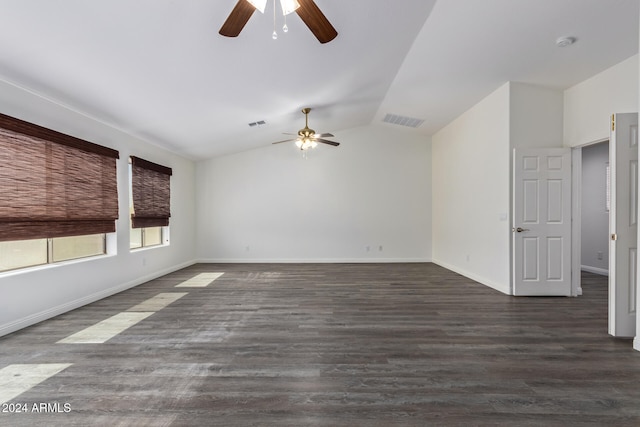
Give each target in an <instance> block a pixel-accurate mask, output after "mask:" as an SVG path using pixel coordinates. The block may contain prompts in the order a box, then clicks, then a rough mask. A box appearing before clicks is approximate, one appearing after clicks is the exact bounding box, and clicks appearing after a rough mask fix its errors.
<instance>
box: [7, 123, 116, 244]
mask: <svg viewBox="0 0 640 427" xmlns="http://www.w3.org/2000/svg"><path fill="white" fill-rule="evenodd" d="M117 158H118V152H117V151H116V150H112V149H110V148H106V147H103V146H100V145H96V144H93V143H91V142H88V141H84V140H81V139H78V138H74V137H72V136H69V135H64V134H62V133H58V132H55V131H53V130H50V129H46V128H43V127H40V126H37V125H34V124H31V123H27V122H24V121H21V120H18V119H14V118H12V117H9V116H5V115H2V114H0V241H8V240H25V239H37V238H49V237H63V236H77V235H83V234H98V233H110V232H114V231H115V220H116V219H118V188H117V180H116V159H117Z"/></svg>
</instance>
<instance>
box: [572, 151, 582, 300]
mask: <svg viewBox="0 0 640 427" xmlns="http://www.w3.org/2000/svg"><path fill="white" fill-rule="evenodd" d="M581 259H582V147H574V148H573V149H572V150H571V296H574V297H575V296H580V295H582V281H581V278H580V261H581Z"/></svg>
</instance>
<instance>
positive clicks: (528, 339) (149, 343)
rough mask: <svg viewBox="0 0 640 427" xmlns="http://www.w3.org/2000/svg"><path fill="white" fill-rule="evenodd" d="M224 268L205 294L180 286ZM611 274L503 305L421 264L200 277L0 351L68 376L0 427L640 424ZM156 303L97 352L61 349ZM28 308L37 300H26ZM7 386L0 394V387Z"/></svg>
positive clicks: (0, 358) (74, 315)
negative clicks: (60, 407) (611, 308)
mask: <svg viewBox="0 0 640 427" xmlns="http://www.w3.org/2000/svg"><path fill="white" fill-rule="evenodd" d="M208 271H212V272H224V273H225V274H224V275H223V276H222V277H220V278H219V279H217V280H216V281H214V282H213V283H212V284H211V285H209V286H208V287H206V288H175V287H174V286H175V285H176V284H178V283H180V282H182V281H184V280H186V279H188V278H190V277H192V276H194V275H195V274H197V273H201V272H208ZM605 279H606V278H602V277H599V276H595V275H589V274H585V275H584V280H583V289H584V295H583V296H582V297H579V298H514V297H509V296H505V295H502V294H500V293H498V292H496V291H494V290H492V289H489V288H487V287H485V286H483V285H480V284H478V283H475V282H473V281H472V280H469V279H467V278H464V277H462V276H460V275H458V274H455V273H452V272H450V271H448V270H445V269H443V268H441V267H438V266H436V265H433V264H429V263H425V264H419V263H418V264H231V265H227V264H225V265H221V264H199V265H194V266H192V267H189V268H186V269H184V270H181V271H178V272H175V273H172V274H169V275H167V276H164V277H161V278H159V279H156V280H153V281H150V282H148V283H146V284H143V285H141V286H138V287H136V288H134V289H131V290H129V291H126V292H123V293H120V294H118V295H114V296H112V297H110V298H107V299H104V300H101V301H98V302H96V303H94V304H91V305H88V306H86V307H83V308H80V309H78V310H74V311H72V312H69V313H66V314H64V315H61V316H58V317H56V318H54V319H51V320H48V321H45V322H42V323H40V324H37V325H35V326H32V327H29V328H26V329H24V330H22V331H18V332H16V333H13V334H11V335H8V336H5V337H2V338H0V369H1V368H3V367H5V366H7V365H10V364H17V363H73V365H72V366H71V367H69V368H67V369H66V370H64V371H62V372H61V373H59V374H57V375H55V376H53V377H51V378H49V379H47V380H46V381H44V382H42V383H41V384H39V385H37V386H35V387H34V388H32V389H31V390H29V391H27V392H25V393H23V394H22V395H20V396H18V397H17V398H16V399H14V402H20V403H28V404H32V403H38V402H59V403H61V404H68V405H69V407H70V408H71V411H70V412H68V413H53V414H51V413H50V414H38V413H27V414H25V413H22V414H7V413H0V425H2V426H37V425H47V426H57V425H60V426H136V427H139V426H218V425H219V426H263V425H265V426H385V427H386V426H430V425H443V426H449V425H452V426H492V425H504V426H572V425H593V426H640V352H636V351H633V349H632V343H631V341H629V340H617V339H613V338H611V337H609V336H608V335H607V285H606V281H605ZM161 292H188V295H186V296H184V297H183V298H181V299H179V300H178V301H176V302H174V303H172V304H171V305H169V306H167V307H166V308H164V309H162V310H160V311H159V312H157V313H155V314H153V315H152V316H150V317H148V318H147V319H145V320H143V321H142V322H140V323H138V324H137V325H135V326H133V327H132V328H130V329H128V330H127V331H125V332H123V333H122V334H120V335H117V336H116V337H114V338H113V339H111V340H110V341H107V342H106V343H104V344H56V341H58V340H60V339H62V338H65V337H67V336H69V335H71V334H73V333H75V332H77V331H79V330H82V329H84V328H86V327H88V326H91V325H92V324H95V323H97V322H99V321H101V320H104V319H106V318H108V317H110V316H113V315H115V314H117V313H119V312H121V311H124V310H127V309H129V308H131V307H132V306H134V305H136V304H138V303H140V302H142V301H145V300H147V299H149V298H151V297H153V296H155V295H157V294H158V293H161ZM34 298H35V296H34ZM0 386H1V385H0Z"/></svg>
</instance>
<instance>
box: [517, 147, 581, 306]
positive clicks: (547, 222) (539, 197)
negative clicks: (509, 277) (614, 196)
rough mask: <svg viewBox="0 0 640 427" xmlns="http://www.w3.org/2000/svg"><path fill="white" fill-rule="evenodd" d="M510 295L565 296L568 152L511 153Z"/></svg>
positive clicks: (568, 271)
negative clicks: (511, 275)
mask: <svg viewBox="0 0 640 427" xmlns="http://www.w3.org/2000/svg"><path fill="white" fill-rule="evenodd" d="M513 165H514V168H513V169H514V171H513V175H514V183H513V191H514V194H513V201H514V205H513V218H514V222H513V294H514V295H571V151H570V150H569V149H564V148H547V149H515V150H514V161H513Z"/></svg>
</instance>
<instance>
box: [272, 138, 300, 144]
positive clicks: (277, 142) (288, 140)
mask: <svg viewBox="0 0 640 427" xmlns="http://www.w3.org/2000/svg"><path fill="white" fill-rule="evenodd" d="M291 141H295V139H283V140H282V141H276V142H272V144H280V143H283V142H291Z"/></svg>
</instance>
